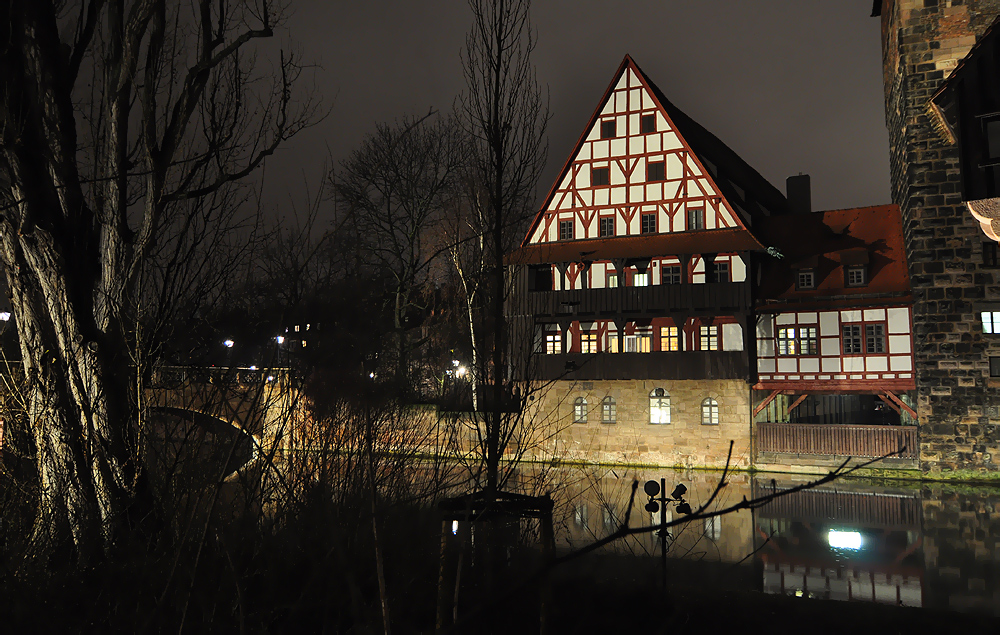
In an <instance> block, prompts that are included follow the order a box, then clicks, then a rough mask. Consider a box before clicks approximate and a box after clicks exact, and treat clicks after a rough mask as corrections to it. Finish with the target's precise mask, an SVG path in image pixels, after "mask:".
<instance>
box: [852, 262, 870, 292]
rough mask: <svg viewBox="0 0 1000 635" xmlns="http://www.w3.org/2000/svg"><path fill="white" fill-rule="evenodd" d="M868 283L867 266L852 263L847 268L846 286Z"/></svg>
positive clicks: (859, 285)
mask: <svg viewBox="0 0 1000 635" xmlns="http://www.w3.org/2000/svg"><path fill="white" fill-rule="evenodd" d="M866 284H868V268H867V267H865V266H864V265H852V266H850V267H848V268H847V286H849V287H863V286H865V285H866Z"/></svg>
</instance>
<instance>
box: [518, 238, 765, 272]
mask: <svg viewBox="0 0 1000 635" xmlns="http://www.w3.org/2000/svg"><path fill="white" fill-rule="evenodd" d="M759 249H763V246H762V245H761V244H760V243H759V242H758V241H757V240H755V239H754V237H753V236H752V235H751V234H750V232H748V231H746V230H743V229H714V230H706V231H692V232H676V233H669V234H644V235H640V236H618V237H615V238H593V239H590V240H567V241H563V242H554V243H535V244H531V245H525V246H524V247H521V248H520V249H517V250H515V251H514V252H513V253H511V254H510V255H508V257H507V262H508V264H522V265H534V264H541V263H546V262H580V261H582V260H614V259H616V258H652V257H654V256H670V255H677V254H710V253H711V254H723V253H732V252H739V251H752V250H759Z"/></svg>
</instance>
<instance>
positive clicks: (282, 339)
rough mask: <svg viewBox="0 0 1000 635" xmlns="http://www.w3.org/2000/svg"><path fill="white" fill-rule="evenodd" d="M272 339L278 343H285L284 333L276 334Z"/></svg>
mask: <svg viewBox="0 0 1000 635" xmlns="http://www.w3.org/2000/svg"><path fill="white" fill-rule="evenodd" d="M274 341H275V342H277V343H278V344H284V343H285V336H284V335H279V336H277V337H275V338H274Z"/></svg>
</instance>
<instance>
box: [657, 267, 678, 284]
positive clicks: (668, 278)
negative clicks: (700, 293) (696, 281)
mask: <svg viewBox="0 0 1000 635" xmlns="http://www.w3.org/2000/svg"><path fill="white" fill-rule="evenodd" d="M680 283H681V266H680V265H664V266H663V267H660V284H680Z"/></svg>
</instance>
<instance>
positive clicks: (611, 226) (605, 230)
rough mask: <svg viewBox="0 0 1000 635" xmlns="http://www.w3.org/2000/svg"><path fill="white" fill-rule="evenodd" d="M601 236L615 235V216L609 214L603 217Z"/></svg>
mask: <svg viewBox="0 0 1000 635" xmlns="http://www.w3.org/2000/svg"><path fill="white" fill-rule="evenodd" d="M600 222H601V228H600V229H601V238H607V237H608V236H614V235H615V218H614V217H613V216H608V217H606V218H602V219H601V221H600Z"/></svg>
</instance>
